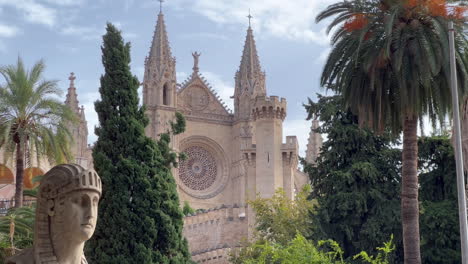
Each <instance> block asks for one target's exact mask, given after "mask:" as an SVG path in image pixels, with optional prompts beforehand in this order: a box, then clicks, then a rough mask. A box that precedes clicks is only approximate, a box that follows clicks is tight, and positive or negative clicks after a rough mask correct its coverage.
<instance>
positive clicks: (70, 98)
mask: <svg viewBox="0 0 468 264" xmlns="http://www.w3.org/2000/svg"><path fill="white" fill-rule="evenodd" d="M68 80H70V86H69V87H68V91H67V97H66V100H65V104H66V105H68V106H69V107H70V108H71V109H72V110H73V112H74V113H76V114H78V113H79V112H80V107H79V106H78V105H79V101H78V95H77V94H76V88H75V80H76V76H75V74H74V73H73V72H72V73H70V77H68Z"/></svg>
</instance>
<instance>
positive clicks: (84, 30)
mask: <svg viewBox="0 0 468 264" xmlns="http://www.w3.org/2000/svg"><path fill="white" fill-rule="evenodd" d="M60 33H61V34H63V35H69V36H77V37H80V38H82V39H84V40H98V39H100V38H101V36H102V35H103V34H104V31H103V29H98V28H97V27H88V26H86V27H84V26H74V25H68V26H66V27H64V28H62V29H61V31H60Z"/></svg>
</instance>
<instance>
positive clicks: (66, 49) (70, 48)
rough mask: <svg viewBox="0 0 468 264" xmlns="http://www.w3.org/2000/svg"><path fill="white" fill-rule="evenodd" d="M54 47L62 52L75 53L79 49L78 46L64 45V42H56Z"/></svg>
mask: <svg viewBox="0 0 468 264" xmlns="http://www.w3.org/2000/svg"><path fill="white" fill-rule="evenodd" d="M56 47H57V49H58V50H59V51H60V52H63V53H77V52H78V51H80V49H79V48H78V47H75V46H70V45H64V44H60V45H58V44H57V45H56Z"/></svg>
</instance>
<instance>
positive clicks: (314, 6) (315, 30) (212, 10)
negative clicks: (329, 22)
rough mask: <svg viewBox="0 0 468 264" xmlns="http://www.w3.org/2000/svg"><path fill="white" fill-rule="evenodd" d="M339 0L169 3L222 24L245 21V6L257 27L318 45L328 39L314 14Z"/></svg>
mask: <svg viewBox="0 0 468 264" xmlns="http://www.w3.org/2000/svg"><path fill="white" fill-rule="evenodd" d="M335 2H338V0H314V1H310V0H294V1H284V0H268V1H265V0H238V1H232V0H198V1H193V0H173V1H170V2H168V5H171V6H173V7H174V8H176V9H186V8H189V9H192V11H193V12H196V13H199V14H201V15H203V16H205V17H207V18H208V19H210V20H212V21H213V22H216V23H218V24H221V25H226V24H242V25H247V23H248V20H247V18H246V16H247V14H248V10H249V9H251V10H252V15H253V16H254V18H253V20H252V26H253V27H254V28H255V29H256V30H258V31H266V32H268V33H269V34H271V35H273V36H275V37H279V38H286V39H291V40H296V41H302V42H313V43H316V44H319V45H327V44H328V43H329V40H328V38H327V37H326V33H325V28H323V26H322V27H321V28H320V27H318V26H314V25H315V17H316V15H317V14H318V12H320V11H321V10H322V9H323V8H324V7H325V6H327V5H329V4H332V3H335Z"/></svg>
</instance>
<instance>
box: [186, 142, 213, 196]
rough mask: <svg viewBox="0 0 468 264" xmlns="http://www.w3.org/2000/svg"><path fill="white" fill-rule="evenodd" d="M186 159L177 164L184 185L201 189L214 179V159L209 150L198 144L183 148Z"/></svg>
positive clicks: (207, 186) (206, 187) (209, 185)
mask: <svg viewBox="0 0 468 264" xmlns="http://www.w3.org/2000/svg"><path fill="white" fill-rule="evenodd" d="M184 152H185V154H187V159H186V160H183V161H181V162H180V164H179V178H180V180H181V181H182V182H183V183H184V185H185V186H187V187H189V188H190V189H192V190H196V191H202V190H206V189H208V188H210V187H211V185H213V183H214V182H215V181H216V175H217V166H216V160H215V159H214V158H213V156H212V155H211V153H210V152H208V151H207V150H206V149H204V148H202V147H199V146H192V147H189V148H187V149H185V150H184Z"/></svg>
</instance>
